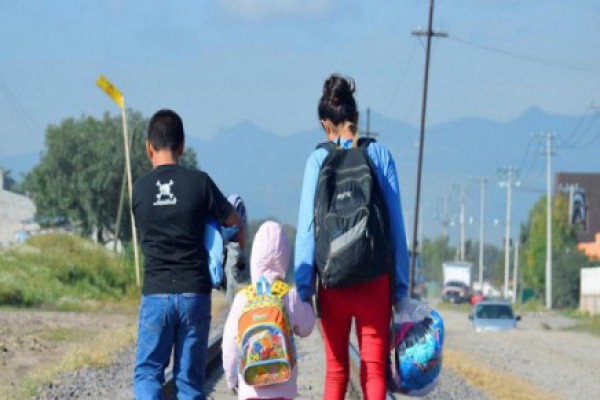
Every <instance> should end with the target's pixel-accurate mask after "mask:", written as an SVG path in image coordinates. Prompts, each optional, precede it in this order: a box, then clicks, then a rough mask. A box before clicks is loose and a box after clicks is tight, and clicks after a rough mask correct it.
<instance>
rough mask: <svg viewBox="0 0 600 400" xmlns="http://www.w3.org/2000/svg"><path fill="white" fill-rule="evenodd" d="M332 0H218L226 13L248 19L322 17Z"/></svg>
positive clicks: (329, 7) (327, 10)
mask: <svg viewBox="0 0 600 400" xmlns="http://www.w3.org/2000/svg"><path fill="white" fill-rule="evenodd" d="M332 3H333V0H219V6H220V7H221V9H223V10H224V11H225V12H226V13H227V14H229V15H231V16H234V17H237V18H242V19H245V20H249V21H260V20H266V19H272V18H277V17H289V16H292V17H298V16H299V17H322V16H324V15H326V14H327V13H328V12H329V11H330V9H331V8H332V7H331V5H332Z"/></svg>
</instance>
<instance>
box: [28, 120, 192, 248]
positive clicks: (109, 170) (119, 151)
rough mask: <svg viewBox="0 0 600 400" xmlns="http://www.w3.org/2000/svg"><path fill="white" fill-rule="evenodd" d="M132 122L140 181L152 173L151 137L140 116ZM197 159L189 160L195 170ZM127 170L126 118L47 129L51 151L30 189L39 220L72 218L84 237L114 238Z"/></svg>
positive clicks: (127, 228) (126, 228)
mask: <svg viewBox="0 0 600 400" xmlns="http://www.w3.org/2000/svg"><path fill="white" fill-rule="evenodd" d="M128 119H129V121H128V123H129V126H131V127H132V129H131V133H132V135H133V136H134V142H133V145H132V147H131V152H130V153H131V170H132V178H133V180H134V181H135V179H136V178H138V177H139V176H141V175H142V174H144V173H146V172H148V171H150V169H151V164H150V162H149V160H148V158H147V156H146V150H145V135H143V134H141V133H140V129H141V128H143V127H145V126H146V125H147V120H146V119H145V118H144V117H143V116H142V114H141V113H139V112H135V111H129V112H128ZM194 154H195V153H191V156H190V155H188V156H186V160H188V161H187V162H189V163H190V164H191V165H193V162H194V160H193V159H194ZM124 165H125V156H124V152H123V132H122V125H121V119H120V116H111V115H109V114H108V113H105V114H104V116H103V118H102V119H100V120H98V119H95V118H93V117H90V116H87V117H86V116H83V117H80V118H78V119H74V118H68V119H65V120H63V121H62V122H61V123H60V124H58V125H50V126H49V127H48V128H47V131H46V149H45V151H44V153H43V155H42V158H41V161H40V163H39V164H38V165H37V166H36V167H35V168H34V169H33V170H32V171H31V172H30V173H29V174H27V176H26V177H25V182H24V186H25V188H26V190H27V191H29V192H30V193H31V195H32V198H33V201H34V203H35V205H36V208H37V217H46V218H53V217H57V216H63V217H67V218H68V219H69V220H70V221H71V222H72V223H73V225H74V227H75V228H76V230H77V231H78V232H79V233H80V234H82V235H85V236H87V235H90V234H91V233H92V232H93V231H96V232H97V233H98V237H97V238H98V240H99V241H104V235H103V233H104V232H111V233H114V228H115V222H116V216H117V208H118V204H119V196H120V189H121V184H122V180H123V178H124V177H123V171H124ZM126 204H127V203H126ZM123 218H124V219H123V221H122V223H121V226H122V234H121V235H120V236H121V238H123V239H125V240H128V239H129V238H130V237H131V223H130V222H129V213H128V212H125V213H123Z"/></svg>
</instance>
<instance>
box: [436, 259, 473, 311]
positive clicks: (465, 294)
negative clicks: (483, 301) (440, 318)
mask: <svg viewBox="0 0 600 400" xmlns="http://www.w3.org/2000/svg"><path fill="white" fill-rule="evenodd" d="M472 267H473V263H470V262H466V261H445V262H444V263H442V271H443V274H444V282H443V289H442V300H444V301H449V302H451V303H462V302H470V301H471V294H472V292H471V268H472Z"/></svg>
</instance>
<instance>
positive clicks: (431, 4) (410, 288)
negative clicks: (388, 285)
mask: <svg viewBox="0 0 600 400" xmlns="http://www.w3.org/2000/svg"><path fill="white" fill-rule="evenodd" d="M433 8H434V0H429V18H428V23H427V31H426V32H423V31H422V30H417V31H413V32H412V34H413V35H415V36H427V47H426V48H425V74H424V77H423V101H422V104H421V131H420V135H419V162H418V166H417V190H416V195H415V214H414V224H413V235H412V248H413V250H414V249H416V248H417V231H418V224H419V202H420V200H421V174H422V170H423V147H424V144H425V115H426V112H427V90H428V86H429V59H430V56H431V38H432V37H433V36H437V37H447V36H448V34H446V33H443V32H433ZM415 259H416V257H411V259H410V275H409V276H410V280H409V285H408V294H409V296H410V297H412V296H413V289H414V276H415Z"/></svg>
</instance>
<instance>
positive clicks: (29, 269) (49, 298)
mask: <svg viewBox="0 0 600 400" xmlns="http://www.w3.org/2000/svg"><path fill="white" fill-rule="evenodd" d="M134 287H135V275H134V268H133V265H132V263H131V262H129V260H128V259H127V258H126V256H118V255H115V254H114V253H112V252H110V251H108V250H106V249H104V248H103V247H102V246H99V245H96V244H94V243H92V242H89V241H86V240H84V239H82V238H79V237H76V236H71V235H65V234H48V235H39V236H33V237H31V238H30V239H29V240H28V241H27V243H25V244H24V245H22V246H18V247H14V248H11V249H9V250H7V251H4V252H0V305H4V306H13V307H47V308H52V309H59V310H87V309H94V308H97V307H98V306H99V304H101V303H104V302H107V301H108V302H110V301H114V300H117V299H120V298H123V297H127V296H129V295H130V294H131V292H136V290H135V289H134Z"/></svg>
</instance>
